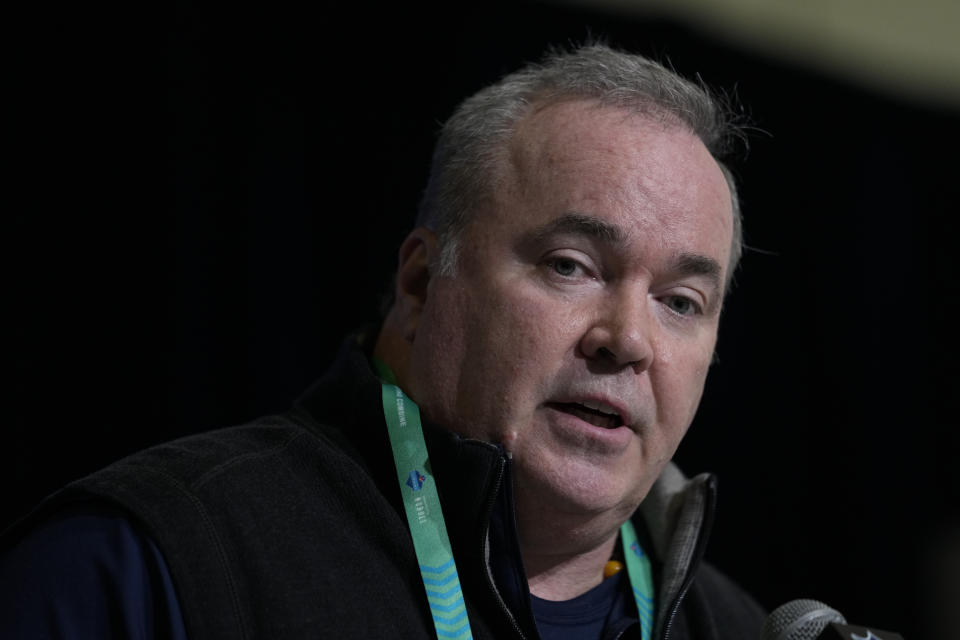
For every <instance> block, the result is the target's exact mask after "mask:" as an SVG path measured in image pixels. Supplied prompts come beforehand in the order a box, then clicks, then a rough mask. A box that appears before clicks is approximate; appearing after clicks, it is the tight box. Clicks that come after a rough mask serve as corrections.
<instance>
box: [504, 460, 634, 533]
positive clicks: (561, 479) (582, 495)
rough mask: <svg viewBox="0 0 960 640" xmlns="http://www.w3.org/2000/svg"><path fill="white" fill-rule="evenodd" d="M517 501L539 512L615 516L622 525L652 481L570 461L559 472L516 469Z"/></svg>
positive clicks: (581, 515) (583, 515)
mask: <svg viewBox="0 0 960 640" xmlns="http://www.w3.org/2000/svg"><path fill="white" fill-rule="evenodd" d="M517 471H518V477H517V492H518V499H521V500H523V502H524V503H525V506H528V507H533V508H534V510H535V511H539V512H542V513H547V512H554V513H565V514H567V515H569V516H580V517H586V518H594V517H597V516H603V515H608V516H615V517H616V518H619V519H620V521H621V522H622V521H623V520H626V519H627V518H628V517H630V514H632V513H633V512H634V511H635V510H636V508H637V507H638V506H639V505H640V502H641V500H642V499H643V498H644V496H645V495H646V493H647V491H648V490H649V489H650V485H651V484H652V480H651V481H646V480H645V479H639V478H635V479H634V480H633V481H630V480H629V479H628V477H629V474H625V473H622V472H621V473H618V472H616V471H615V470H613V469H610V468H609V467H608V468H598V467H597V466H596V465H594V464H583V463H576V462H570V463H567V464H565V465H563V468H562V469H561V471H560V472H559V473H546V474H544V473H543V471H544V469H540V468H538V469H533V470H530V473H527V472H526V471H525V470H523V469H518V470H517Z"/></svg>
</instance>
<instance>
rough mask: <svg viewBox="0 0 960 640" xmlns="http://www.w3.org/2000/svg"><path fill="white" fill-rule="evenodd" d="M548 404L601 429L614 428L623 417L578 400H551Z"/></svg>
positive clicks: (618, 425)
mask: <svg viewBox="0 0 960 640" xmlns="http://www.w3.org/2000/svg"><path fill="white" fill-rule="evenodd" d="M550 406H551V407H553V408H554V409H556V410H558V411H563V412H564V413H569V414H570V415H574V416H576V417H578V418H580V419H581V420H583V421H584V422H589V423H590V424H592V425H594V426H595V427H600V428H602V429H616V428H617V427H622V426H623V418H621V417H620V416H619V414H616V413H607V412H606V411H603V410H601V409H597V408H594V407H589V406H587V405H585V404H580V403H579V402H551V403H550Z"/></svg>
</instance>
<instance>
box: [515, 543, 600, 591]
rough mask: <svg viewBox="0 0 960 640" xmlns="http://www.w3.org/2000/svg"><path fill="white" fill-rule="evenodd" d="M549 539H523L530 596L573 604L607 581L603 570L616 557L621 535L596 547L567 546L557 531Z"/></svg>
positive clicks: (581, 544) (583, 545) (586, 545)
mask: <svg viewBox="0 0 960 640" xmlns="http://www.w3.org/2000/svg"><path fill="white" fill-rule="evenodd" d="M544 533H546V536H547V537H548V538H549V539H543V538H540V537H539V536H532V535H530V532H527V534H526V535H522V541H521V552H522V554H523V564H524V569H525V570H526V572H527V582H528V584H529V586H530V593H532V594H533V595H535V596H537V597H539V598H543V599H545V600H569V599H571V598H575V597H577V596H579V595H580V594H582V593H586V592H587V591H589V590H590V589H592V588H593V587H595V586H597V585H598V584H600V582H601V581H602V580H603V567H604V565H605V564H606V563H607V561H608V560H609V559H610V556H611V555H612V554H613V549H614V546H615V545H616V543H617V531H616V530H615V531H614V532H613V533H612V534H609V535H607V536H605V537H603V538H602V539H599V540H597V541H595V542H593V543H586V544H584V542H585V541H577V543H575V544H573V545H570V546H568V545H565V544H563V543H561V542H560V541H559V540H558V539H557V535H556V530H552V531H550V532H544Z"/></svg>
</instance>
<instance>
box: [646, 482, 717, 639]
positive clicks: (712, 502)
mask: <svg viewBox="0 0 960 640" xmlns="http://www.w3.org/2000/svg"><path fill="white" fill-rule="evenodd" d="M708 483H709V484H708V486H707V487H706V489H707V495H706V505H705V507H704V514H703V522H702V523H701V524H700V532H699V533H698V534H697V545H696V546H695V547H694V549H693V556H692V557H691V559H690V567H689V568H688V570H687V576H686V578H684V581H683V584H682V585H681V586H680V591H679V593H677V598H676V600H674V601H673V607H671V609H670V615H668V616H667V621H666V622H665V623H664V625H663V633H662V634H661V635H660V640H669V638H670V631H671V630H672V629H673V622H674V620H675V619H676V617H677V613H679V612H680V605H681V604H683V599H684V597H685V596H686V595H687V591H688V590H689V589H690V585H691V584H693V575H694V573H696V570H697V568H698V567H699V566H700V562H701V561H702V560H703V555H704V553H705V552H706V548H707V539H708V538H709V537H710V529H712V528H713V516H714V510H715V508H716V496H717V490H716V481H715V480H714V479H713V478H711V479H710V480H709V481H708Z"/></svg>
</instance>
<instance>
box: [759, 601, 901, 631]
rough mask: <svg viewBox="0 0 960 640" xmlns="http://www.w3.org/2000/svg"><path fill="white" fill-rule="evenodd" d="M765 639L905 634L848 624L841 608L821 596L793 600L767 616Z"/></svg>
mask: <svg viewBox="0 0 960 640" xmlns="http://www.w3.org/2000/svg"><path fill="white" fill-rule="evenodd" d="M763 640H903V636H901V635H900V634H899V633H894V632H892V631H883V630H881V629H874V628H873V627H858V626H856V625H851V624H847V621H846V619H845V618H844V617H843V616H842V615H840V612H839V611H837V610H836V609H832V608H830V607H828V606H827V605H825V604H823V603H822V602H820V601H819V600H791V601H790V602H788V603H786V604H783V605H780V606H779V607H777V608H776V609H774V610H773V613H771V614H770V615H769V616H767V620H766V622H764V623H763Z"/></svg>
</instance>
